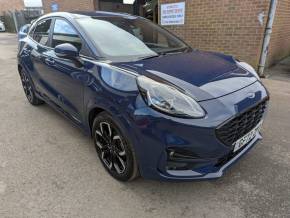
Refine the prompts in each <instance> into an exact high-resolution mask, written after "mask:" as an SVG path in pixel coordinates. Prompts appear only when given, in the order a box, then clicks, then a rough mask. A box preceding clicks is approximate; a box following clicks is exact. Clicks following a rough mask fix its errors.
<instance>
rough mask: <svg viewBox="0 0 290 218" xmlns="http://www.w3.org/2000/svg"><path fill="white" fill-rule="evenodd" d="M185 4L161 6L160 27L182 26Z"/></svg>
mask: <svg viewBox="0 0 290 218" xmlns="http://www.w3.org/2000/svg"><path fill="white" fill-rule="evenodd" d="M184 16H185V2H179V3H172V4H161V25H162V26H167V25H183V24H184Z"/></svg>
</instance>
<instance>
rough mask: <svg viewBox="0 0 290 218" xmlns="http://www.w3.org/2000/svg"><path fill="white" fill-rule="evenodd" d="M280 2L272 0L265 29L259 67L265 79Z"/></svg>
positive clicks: (260, 73) (261, 75) (259, 72)
mask: <svg viewBox="0 0 290 218" xmlns="http://www.w3.org/2000/svg"><path fill="white" fill-rule="evenodd" d="M277 3H278V0H271V3H270V9H269V15H268V21H267V25H266V29H265V34H264V40H263V46H262V52H261V56H260V61H259V66H258V74H259V76H260V77H262V78H264V77H265V75H264V69H265V65H266V60H267V55H268V52H269V44H270V39H271V33H272V27H273V22H274V18H275V13H276V8H277Z"/></svg>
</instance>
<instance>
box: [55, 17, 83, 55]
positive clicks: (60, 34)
mask: <svg viewBox="0 0 290 218" xmlns="http://www.w3.org/2000/svg"><path fill="white" fill-rule="evenodd" d="M63 43H70V44H72V45H74V46H75V47H76V48H77V49H78V50H79V51H80V50H81V47H82V43H81V39H80V37H79V36H78V34H77V32H76V31H75V29H74V28H73V27H72V26H71V25H70V24H69V23H68V22H66V21H65V20H62V19H56V20H55V24H54V29H53V36H52V47H53V48H54V47H55V46H57V45H59V44H63Z"/></svg>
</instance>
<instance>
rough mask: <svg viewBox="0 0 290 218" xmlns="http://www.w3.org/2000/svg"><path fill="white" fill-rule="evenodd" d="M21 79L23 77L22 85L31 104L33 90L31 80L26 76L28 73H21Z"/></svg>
mask: <svg viewBox="0 0 290 218" xmlns="http://www.w3.org/2000/svg"><path fill="white" fill-rule="evenodd" d="M20 77H21V83H22V86H23V89H24V93H25V95H26V97H27V99H28V101H29V102H32V101H33V90H32V85H31V82H30V79H29V78H28V76H27V75H26V73H24V72H23V71H22V72H21V73H20Z"/></svg>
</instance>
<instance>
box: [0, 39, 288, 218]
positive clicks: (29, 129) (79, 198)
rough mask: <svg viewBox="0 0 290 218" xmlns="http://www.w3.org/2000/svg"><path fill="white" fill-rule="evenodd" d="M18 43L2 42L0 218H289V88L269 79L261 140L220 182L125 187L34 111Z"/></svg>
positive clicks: (84, 144)
mask: <svg viewBox="0 0 290 218" xmlns="http://www.w3.org/2000/svg"><path fill="white" fill-rule="evenodd" d="M16 52H17V41H16V37H15V36H14V35H9V34H0V217H1V218H6V217H11V218H17V217H70V218H72V217H290V100H289V99H290V82H289V80H288V81H286V80H285V81H283V79H281V78H280V79H279V80H276V79H266V80H264V81H263V82H264V83H265V84H266V86H267V87H268V89H269V91H270V93H271V105H270V110H269V114H268V117H267V119H266V121H265V124H264V126H263V130H262V133H263V135H264V140H263V141H262V142H260V143H258V144H257V145H256V147H255V148H253V149H252V150H251V152H249V153H248V155H246V156H245V157H244V158H243V159H241V160H240V162H238V163H237V164H236V165H234V166H233V167H232V168H231V169H229V171H227V173H226V174H225V176H224V177H223V178H221V179H219V180H215V181H203V182H187V183H166V182H157V181H147V180H144V179H138V180H136V181H134V182H131V183H120V182H117V181H115V180H114V179H113V178H111V177H110V176H109V175H108V174H107V173H106V172H105V170H104V169H103V167H102V166H101V163H100V162H99V160H98V158H97V156H96V153H95V149H94V146H93V143H92V141H91V140H90V139H89V138H88V137H86V136H84V135H83V134H82V132H81V131H80V130H79V129H77V128H75V127H74V126H72V125H71V123H69V122H68V121H67V120H66V119H64V118H63V117H62V116H60V115H59V114H58V113H56V112H55V111H53V110H52V109H51V108H50V107H48V106H47V105H43V106H40V107H33V106H31V105H30V104H29V103H28V102H27V100H26V98H25V96H24V93H23V91H22V87H21V85H20V80H19V76H18V73H17V70H16V58H15V57H16Z"/></svg>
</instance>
